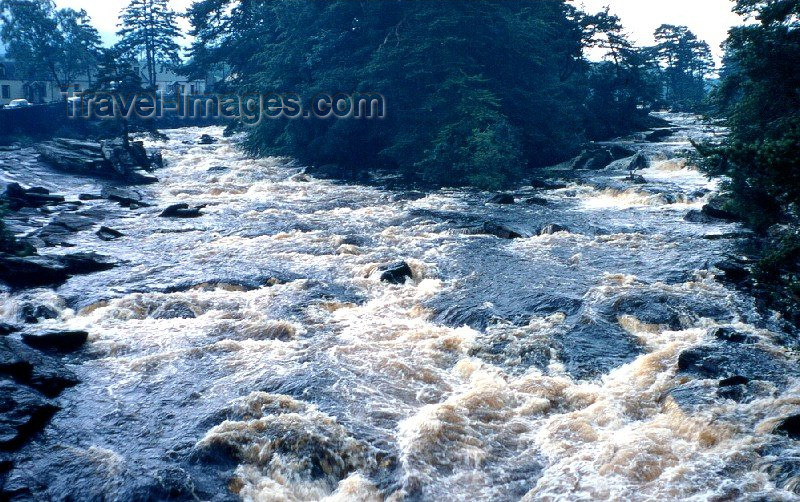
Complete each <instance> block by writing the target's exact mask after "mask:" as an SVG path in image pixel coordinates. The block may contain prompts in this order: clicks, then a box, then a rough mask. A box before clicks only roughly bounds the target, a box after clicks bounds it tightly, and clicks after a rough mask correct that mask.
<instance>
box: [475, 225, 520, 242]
mask: <svg viewBox="0 0 800 502" xmlns="http://www.w3.org/2000/svg"><path fill="white" fill-rule="evenodd" d="M482 233H484V234H488V235H494V236H495V237H499V238H501V239H520V238H522V234H520V233H518V232H515V231H514V230H512V229H510V228H508V227H507V226H505V225H500V224H497V223H491V222H486V223H484V224H483V229H482Z"/></svg>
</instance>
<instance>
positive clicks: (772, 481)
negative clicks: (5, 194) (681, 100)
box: [0, 115, 800, 501]
mask: <svg viewBox="0 0 800 502" xmlns="http://www.w3.org/2000/svg"><path fill="white" fill-rule="evenodd" d="M667 118H668V119H670V120H671V121H672V122H674V123H676V124H678V125H679V126H680V127H681V131H680V132H679V133H678V134H676V135H675V136H673V137H671V138H669V139H668V140H666V142H663V143H647V142H644V141H642V140H641V138H628V139H626V140H623V141H622V144H624V145H628V146H631V145H633V146H635V147H636V148H641V149H643V150H644V151H645V153H646V154H647V155H648V156H649V157H650V158H651V159H652V163H651V167H649V168H648V169H646V170H644V171H642V172H641V174H642V175H643V176H644V177H645V179H646V180H647V181H648V182H649V183H648V184H646V185H633V184H630V183H628V182H627V181H625V180H624V179H623V178H624V177H625V175H626V173H625V172H624V170H621V169H615V166H614V165H612V166H611V167H610V168H609V169H606V170H604V171H597V172H588V173H586V172H584V173H580V174H575V173H567V172H564V173H562V174H563V175H565V176H567V175H569V176H570V182H569V184H568V186H566V187H565V188H560V189H555V190H537V189H534V188H531V187H522V188H520V189H519V190H517V191H516V192H515V193H516V194H517V198H518V202H517V203H516V204H514V205H509V206H498V205H493V204H487V203H486V200H487V199H488V198H489V197H490V195H491V194H487V193H481V192H477V191H470V190H453V189H449V190H447V189H443V190H438V191H433V192H430V193H423V192H416V191H410V190H400V189H395V188H387V187H385V186H383V187H382V186H381V185H380V183H377V184H375V185H371V186H359V185H353V184H347V183H342V182H332V181H320V180H315V179H311V180H310V181H308V180H306V181H304V179H303V178H302V177H298V176H296V175H297V174H298V173H300V172H301V171H302V166H300V165H297V164H295V163H294V162H292V161H291V160H290V159H282V158H267V159H257V160H256V159H250V158H247V157H246V156H244V155H243V154H242V153H240V152H239V151H238V150H237V148H236V146H235V139H228V138H225V139H222V140H221V141H220V142H219V143H218V144H215V145H207V146H199V145H197V139H198V138H199V136H200V135H201V134H206V133H210V134H212V135H213V136H217V137H221V132H222V130H221V129H214V128H211V129H209V128H206V129H180V130H171V131H166V133H167V134H168V136H169V140H167V141H164V142H153V141H150V142H149V144H148V146H150V147H157V148H161V149H162V151H163V153H164V157H165V161H166V167H165V168H164V169H163V170H160V171H158V172H157V173H156V174H157V175H158V177H159V178H160V180H161V181H160V183H158V184H156V185H153V186H150V187H147V188H144V189H139V190H140V191H141V192H142V194H143V195H144V197H145V200H147V201H149V202H151V203H153V204H154V206H153V207H148V208H141V209H136V210H129V209H123V208H120V207H117V206H114V205H113V204H111V203H109V202H108V201H104V200H99V201H89V202H86V206H85V207H84V210H98V211H103V212H104V213H105V214H106V220H105V222H104V224H105V225H107V226H109V227H113V228H115V229H117V230H119V231H121V232H122V233H123V234H125V237H123V238H121V239H119V240H116V241H113V242H101V241H100V240H98V239H97V238H96V236H95V235H94V233H92V232H84V233H79V234H76V235H75V236H74V238H73V241H74V244H75V245H76V246H75V248H74V250H77V251H83V250H87V251H88V250H93V251H97V252H99V253H102V254H107V255H110V256H113V257H114V258H116V259H117V260H119V261H120V266H118V267H117V268H115V269H113V270H110V271H107V272H101V273H97V274H92V275H87V276H80V277H75V278H72V279H71V280H70V281H69V282H67V283H66V284H65V285H63V286H62V287H60V288H58V289H56V290H55V291H53V290H48V289H39V290H29V291H25V292H22V293H12V292H8V291H6V292H2V293H0V295H2V296H0V317H2V319H6V320H11V321H14V322H17V320H18V316H19V315H20V312H21V310H22V306H23V305H24V304H25V303H29V302H35V303H37V304H44V305H48V306H50V307H51V308H53V309H54V310H56V311H57V312H58V318H57V319H51V320H44V321H42V324H43V325H44V326H48V327H57V328H69V329H85V330H87V331H88V332H89V333H90V337H89V343H88V345H87V348H86V349H85V350H84V351H83V352H82V353H80V354H78V355H76V356H72V359H70V360H69V363H70V368H71V369H72V370H73V371H74V372H75V373H76V374H77V375H78V376H79V377H80V379H81V380H82V383H81V384H79V385H78V386H76V387H74V388H71V389H68V390H67V391H65V392H64V393H63V394H62V395H61V396H60V397H59V398H58V403H59V405H60V406H61V407H62V410H61V411H60V412H59V413H57V414H56V415H55V417H54V418H53V420H52V421H51V423H50V424H49V425H48V426H47V428H46V429H45V431H44V432H43V433H42V434H41V435H39V436H38V437H37V438H35V439H34V440H33V441H32V442H31V443H30V444H28V445H27V446H25V447H24V448H23V449H22V451H21V452H19V454H18V456H17V461H16V467H15V468H14V470H13V471H12V472H11V473H10V474H9V477H8V480H7V487H6V488H7V489H16V490H22V492H21V493H28V495H29V496H30V498H33V499H39V500H47V499H56V500H67V499H68V500H145V499H173V500H176V499H178V500H184V499H197V500H229V499H234V500H236V499H239V498H241V499H245V500H254V501H261V500H265V501H266V500H321V499H324V500H329V501H334V500H337V501H338V500H342V501H343V500H360V501H373V500H375V501H377V500H395V501H397V500H469V499H471V500H487V501H489V500H491V501H506V500H557V499H570V500H576V499H577V500H621V499H630V500H670V499H679V498H680V499H696V500H707V499H714V500H729V499H738V498H742V499H773V500H774V499H794V498H797V495H796V493H800V477H798V474H800V448H797V447H796V446H795V445H794V443H793V440H791V439H789V438H787V437H783V436H778V435H775V434H772V429H773V427H774V425H775V424H776V423H777V421H778V420H779V419H781V418H783V417H785V416H787V415H790V414H792V413H796V412H797V408H798V405H799V404H800V378H799V377H800V371H799V370H798V366H797V355H796V353H795V352H793V350H791V349H792V347H791V346H789V347H787V344H788V342H787V340H789V339H790V336H789V335H787V333H785V332H783V331H782V330H781V329H780V323H779V322H778V321H779V320H778V319H776V318H775V317H774V316H772V315H768V314H762V313H759V312H758V311H757V309H756V308H755V302H754V299H753V298H750V297H748V296H747V295H746V294H743V293H741V292H737V291H736V290H735V289H734V288H732V287H731V286H729V285H727V284H725V283H723V282H721V281H719V280H717V278H716V275H715V274H714V272H713V265H714V263H716V261H719V259H721V257H724V256H726V255H730V254H734V253H735V252H736V246H737V238H736V236H740V235H741V233H742V229H741V228H739V227H738V226H737V225H735V224H728V223H724V222H720V223H716V224H696V223H690V222H687V221H685V220H684V216H685V215H686V214H687V212H688V211H689V210H691V209H699V208H701V207H702V205H703V204H704V203H705V202H706V201H707V199H708V197H709V196H710V195H711V194H713V192H714V190H716V189H717V186H718V182H717V181H716V180H708V179H707V178H705V177H704V176H703V175H702V174H700V173H699V172H698V171H697V170H696V169H695V168H694V167H693V166H692V165H691V163H687V162H686V161H685V160H682V157H681V153H683V152H686V151H688V150H689V144H688V139H689V138H690V137H691V138H700V139H701V138H704V137H708V136H711V135H718V134H723V133H724V131H722V130H719V129H716V128H714V127H710V126H707V125H703V124H702V123H700V122H699V121H698V120H696V119H695V118H693V117H690V116H682V115H669V116H667ZM15 155H16V157H14V156H15ZM25 155H26V153H25V151H22V152H2V153H0V156H2V158H3V159H4V160H6V161H7V162H6V163H5V164H4V166H5V167H4V168H3V170H2V171H0V177H2V180H3V181H19V182H21V183H23V184H27V185H33V184H36V185H42V186H45V187H47V188H51V189H53V191H55V192H57V193H61V194H66V195H67V196H68V198H70V197H71V198H74V197H75V196H77V194H78V193H84V192H91V191H98V190H99V189H100V187H101V185H102V182H98V181H94V180H89V179H81V178H75V177H65V176H63V175H59V174H57V173H53V172H51V171H49V170H48V169H47V168H46V167H44V166H42V165H40V164H38V163H37V162H36V160H35V159H34V158H32V157H26V156H25ZM11 161H13V162H11ZM12 164H14V165H15V166H16V167H14V168H11V167H9V166H11V165H12ZM19 166H21V168H20V167H19ZM619 166H621V165H618V167H619ZM532 196H538V197H544V198H546V199H547V205H546V206H542V205H526V204H525V203H523V202H522V201H523V200H524V199H526V198H528V197H532ZM176 202H188V203H189V204H191V205H200V204H205V205H206V208H205V209H204V210H203V212H204V215H203V216H202V217H200V218H198V219H192V220H170V219H164V218H158V217H157V215H158V213H159V212H160V210H161V209H163V207H165V206H167V205H169V204H172V203H176ZM487 221H491V222H497V223H502V224H504V225H507V226H509V227H511V228H513V229H515V230H516V231H518V232H520V233H522V234H523V235H524V236H526V237H524V238H521V239H516V240H502V239H498V238H496V237H493V236H487V235H476V233H475V232H472V231H470V229H471V228H474V227H477V226H480V225H482V224H483V223H484V222H487ZM547 224H559V225H562V226H564V227H566V228H567V229H568V231H566V232H558V233H555V234H553V235H541V236H539V235H538V229H539V228H541V227H543V226H544V225H547ZM15 225H16V226H14V227H13V228H14V229H15V230H17V231H18V232H22V233H24V231H25V228H24V224H23V222H21V221H19V222H16V223H15ZM51 252H52V251H51ZM398 260H406V261H407V262H408V263H409V264H410V266H411V268H412V270H413V279H412V280H410V281H408V282H407V283H406V284H405V285H389V284H386V283H383V282H381V281H380V280H379V275H380V274H379V268H380V266H382V265H386V264H390V263H393V262H396V261H398ZM718 327H727V328H732V329H735V330H736V331H737V332H739V333H745V334H747V335H748V336H749V337H750V340H752V343H750V344H749V345H747V346H746V347H744V348H743V347H740V346H731V347H729V346H728V345H722V344H721V342H720V341H719V340H717V339H716V338H715V336H714V334H713V333H714V329H715V328H718ZM693 348H695V349H697V348H700V349H703V350H705V349H708V350H718V351H720V354H721V355H718V356H716V357H717V359H718V360H720V361H722V363H720V364H721V365H723V366H724V364H728V363H729V366H731V367H730V368H728V369H727V370H726V372H725V374H724V375H712V374H710V373H708V372H706V373H703V371H701V370H702V368H701V369H700V370H698V371H697V372H695V373H692V372H691V371H683V372H681V371H678V359H679V356H680V354H681V353H682V352H684V351H687V350H689V349H693ZM730 354H733V355H732V356H730ZM726 357H728V359H725V358H726ZM723 363H724V364H723ZM733 374H740V375H746V376H747V375H750V380H751V381H750V382H749V383H748V384H747V385H746V386H742V387H743V389H740V391H741V393H742V395H737V396H733V398H731V396H730V395H727V394H726V395H723V394H722V393H721V392H719V388H720V387H719V379H720V378H725V377H727V376H732V375H733ZM25 490H27V492H25ZM22 498H23V499H24V498H25V497H24V496H23V497H22Z"/></svg>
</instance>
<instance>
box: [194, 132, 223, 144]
mask: <svg viewBox="0 0 800 502" xmlns="http://www.w3.org/2000/svg"><path fill="white" fill-rule="evenodd" d="M218 141H219V140H218V139H217V138H215V137H213V136H210V135H208V134H203V135H202V136H200V139H199V140H198V141H197V144H198V145H213V144H214V143H217V142H218Z"/></svg>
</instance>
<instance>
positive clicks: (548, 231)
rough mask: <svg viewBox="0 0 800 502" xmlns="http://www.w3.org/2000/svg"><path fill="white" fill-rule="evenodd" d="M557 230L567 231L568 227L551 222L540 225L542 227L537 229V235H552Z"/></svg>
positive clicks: (557, 231)
mask: <svg viewBox="0 0 800 502" xmlns="http://www.w3.org/2000/svg"><path fill="white" fill-rule="evenodd" d="M559 232H569V229H568V228H567V227H563V226H561V225H557V224H555V223H551V224H550V225H545V226H544V227H542V229H541V230H539V235H553V234H557V233H559Z"/></svg>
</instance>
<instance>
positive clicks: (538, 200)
mask: <svg viewBox="0 0 800 502" xmlns="http://www.w3.org/2000/svg"><path fill="white" fill-rule="evenodd" d="M525 204H528V205H530V206H546V205H548V204H550V201H548V200H547V199H545V198H543V197H530V198H528V199H525Z"/></svg>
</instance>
